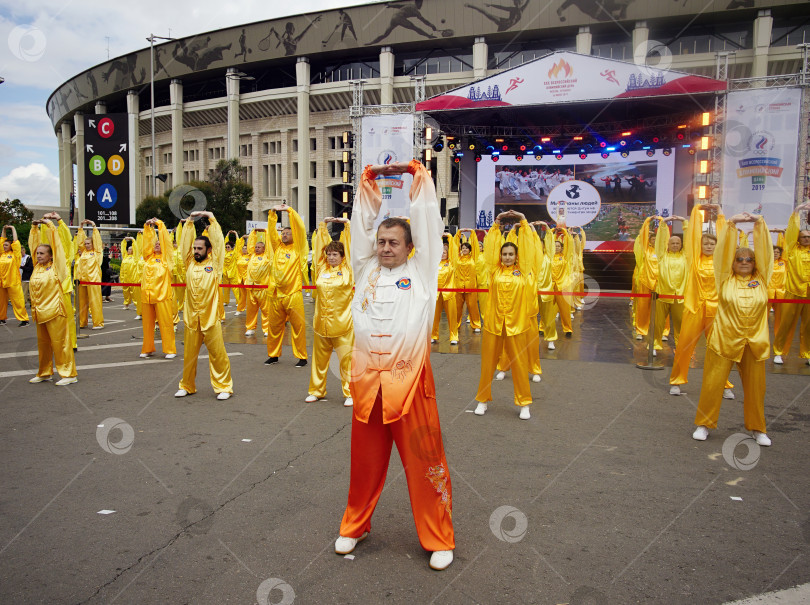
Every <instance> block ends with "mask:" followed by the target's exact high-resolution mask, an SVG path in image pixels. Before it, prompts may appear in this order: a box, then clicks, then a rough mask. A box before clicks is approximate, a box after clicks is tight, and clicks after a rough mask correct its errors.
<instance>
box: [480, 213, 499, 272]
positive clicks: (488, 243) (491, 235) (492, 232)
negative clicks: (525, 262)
mask: <svg viewBox="0 0 810 605" xmlns="http://www.w3.org/2000/svg"><path fill="white" fill-rule="evenodd" d="M499 216H500V215H499ZM502 245H503V234H502V233H501V223H500V222H499V221H498V219H495V222H494V223H492V227H490V228H489V231H487V234H486V235H485V236H484V263H485V264H486V266H487V270H488V271H492V270H493V269H494V268H495V267H497V266H498V263H499V262H500V260H501V246H502Z"/></svg>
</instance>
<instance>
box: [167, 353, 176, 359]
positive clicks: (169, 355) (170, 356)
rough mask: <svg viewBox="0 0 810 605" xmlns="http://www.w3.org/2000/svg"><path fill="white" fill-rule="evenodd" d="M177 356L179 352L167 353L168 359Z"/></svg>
mask: <svg viewBox="0 0 810 605" xmlns="http://www.w3.org/2000/svg"><path fill="white" fill-rule="evenodd" d="M175 357H177V353H166V359H174V358H175Z"/></svg>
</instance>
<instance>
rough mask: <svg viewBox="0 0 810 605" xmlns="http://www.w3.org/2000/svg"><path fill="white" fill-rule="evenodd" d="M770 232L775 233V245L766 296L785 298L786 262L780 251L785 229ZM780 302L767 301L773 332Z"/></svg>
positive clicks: (780, 316)
mask: <svg viewBox="0 0 810 605" xmlns="http://www.w3.org/2000/svg"><path fill="white" fill-rule="evenodd" d="M771 233H776V234H777V236H776V245H775V246H774V247H773V273H772V274H771V281H770V283H769V284H768V298H769V299H773V298H785V281H786V277H787V264H786V263H785V261H784V260H783V259H782V252H783V251H784V249H785V230H784V229H771ZM781 304H782V303H769V306H770V308H771V313H773V333H774V334H776V333H777V332H778V331H779V325H780V323H781V320H782V307H781Z"/></svg>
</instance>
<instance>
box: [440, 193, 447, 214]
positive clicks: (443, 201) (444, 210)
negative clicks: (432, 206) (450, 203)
mask: <svg viewBox="0 0 810 605" xmlns="http://www.w3.org/2000/svg"><path fill="white" fill-rule="evenodd" d="M439 214H441V215H442V218H444V217H445V216H447V198H446V197H443V198H441V199H440V200H439Z"/></svg>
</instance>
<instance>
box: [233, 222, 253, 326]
mask: <svg viewBox="0 0 810 605" xmlns="http://www.w3.org/2000/svg"><path fill="white" fill-rule="evenodd" d="M246 242H247V237H242V238H239V239H238V240H236V246H237V248H238V250H237V252H238V254H239V256H238V258H237V259H236V273H237V279H238V280H239V281H238V282H237V283H239V285H244V284H245V278H246V277H247V268H248V263H249V262H250V256H251V255H250V251H248V253H247V254H242V247H243V246H244V245H246ZM247 294H248V293H247V290H245V289H244V288H234V296H236V312H237V313H244V312H245V309H246V308H247V299H248V296H247Z"/></svg>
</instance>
